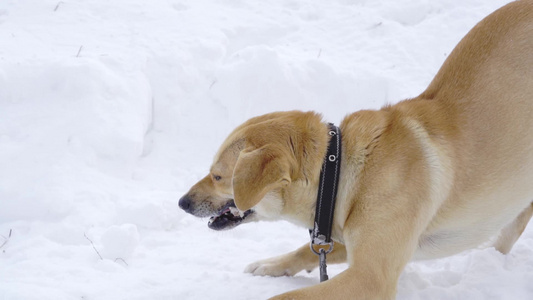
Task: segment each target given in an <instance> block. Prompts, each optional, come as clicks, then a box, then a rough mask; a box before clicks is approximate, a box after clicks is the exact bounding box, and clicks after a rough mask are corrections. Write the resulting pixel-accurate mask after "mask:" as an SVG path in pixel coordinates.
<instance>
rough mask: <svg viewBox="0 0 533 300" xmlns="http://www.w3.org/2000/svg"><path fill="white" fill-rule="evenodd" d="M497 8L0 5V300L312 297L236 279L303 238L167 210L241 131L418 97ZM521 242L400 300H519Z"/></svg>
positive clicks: (476, 254) (305, 279)
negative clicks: (266, 120)
mask: <svg viewBox="0 0 533 300" xmlns="http://www.w3.org/2000/svg"><path fill="white" fill-rule="evenodd" d="M506 2H508V0H491V1H482V0H465V1H462V2H461V3H457V2H456V1H449V0H440V1H429V0H415V1H413V0H395V1H394V0H384V1H366V0H335V1H329V2H323V1H314V0H313V1H309V0H306V1H304V0H290V1H287V0H274V1H230V0H223V1H212V0H195V1H192V0H170V1H155V2H154V1H152V2H149V1H141V0H129V1H126V0H117V1H102V0H90V1H79V0H67V1H57V0H56V1H51V0H43V1H33V2H31V3H30V2H28V1H15V0H7V1H2V2H0V45H1V46H0V245H2V244H3V246H2V247H1V248H0V298H3V299H40V300H42V299H80V298H82V299H264V298H266V297H269V296H272V295H275V294H279V293H282V292H284V291H288V290H292V289H295V288H299V287H305V286H309V285H312V284H316V283H317V282H318V274H317V272H316V271H314V272H312V273H311V274H304V273H301V274H298V275H297V276H296V277H294V278H268V277H265V278H263V277H253V276H250V275H248V274H243V273H242V271H243V269H244V267H245V266H246V265H247V264H248V263H251V262H253V261H255V260H258V259H262V258H265V257H269V256H273V255H277V254H280V253H283V252H287V251H290V250H293V249H294V248H296V247H298V246H300V245H301V244H304V243H306V242H307V235H306V233H305V230H303V229H299V228H295V227H294V226H292V225H290V224H288V223H285V222H276V223H257V224H249V225H248V224H247V226H242V227H239V228H237V229H235V230H233V231H230V232H223V233H220V232H213V231H210V230H209V229H208V228H207V225H206V224H207V220H199V219H196V218H194V217H192V216H189V215H186V214H185V213H183V212H181V211H179V210H178V208H177V205H176V201H177V199H178V198H179V197H180V196H181V195H182V194H183V193H185V192H186V191H187V189H188V188H189V187H190V185H191V184H193V183H194V182H195V181H197V180H198V179H199V178H201V177H202V176H204V174H205V172H206V171H207V170H208V168H209V165H210V162H211V159H212V155H213V154H214V153H215V151H216V149H217V147H218V145H219V144H220V142H221V141H222V140H223V139H224V138H225V136H226V135H227V134H228V133H229V132H230V131H231V130H232V129H233V128H234V127H235V126H237V125H238V124H240V123H241V122H243V121H244V120H246V119H248V118H250V117H252V116H255V115H258V114H263V113H267V112H271V111H275V110H291V109H300V110H316V111H319V112H321V113H323V115H324V119H325V120H328V121H331V122H336V123H339V122H340V120H341V119H342V117H343V116H344V115H345V114H347V113H350V112H352V111H355V110H358V109H362V108H378V107H380V106H382V105H383V104H386V103H394V102H396V101H398V100H401V99H402V98H407V97H412V96H415V95H417V94H418V93H419V92H421V91H422V90H423V89H424V87H425V86H426V85H427V84H428V83H429V81H430V80H431V79H432V77H433V75H434V74H435V73H436V71H437V70H438V68H439V66H440V64H441V63H442V62H443V61H444V59H445V58H446V56H447V54H448V53H449V52H450V51H451V49H452V48H453V47H454V45H455V44H456V43H457V42H458V41H459V39H460V38H461V37H462V36H463V35H464V34H465V33H466V32H467V31H468V30H469V29H470V28H471V27H472V26H473V25H474V24H475V23H476V22H477V21H479V20H480V19H481V18H483V17H484V16H485V15H487V14H489V13H490V12H492V11H493V10H495V9H496V8H497V7H500V6H502V5H503V4H505V3H506ZM10 232H11V236H9V233H10ZM532 239H533V233H532V232H531V230H529V229H528V230H526V232H525V234H524V236H523V237H522V238H521V240H520V241H519V242H518V243H517V245H516V247H515V249H514V250H513V251H512V252H511V254H510V255H508V256H502V255H500V254H498V253H497V252H495V251H494V250H493V249H485V250H472V251H469V252H467V253H463V254H460V255H456V256H454V257H450V258H446V259H442V260H436V261H428V262H419V263H412V264H409V266H408V267H407V269H406V270H405V272H404V273H403V275H402V277H401V279H400V284H399V294H398V299H428V298H431V299H503V298H505V299H510V298H512V299H529V298H531V297H532V296H533V290H532V289H531V288H529V286H530V284H529V283H530V282H531V281H532V279H533V262H531V259H530V258H531V256H532V255H531V254H532V251H533V240H532ZM4 242H5V244H4ZM344 267H345V266H342V265H341V266H329V268H328V269H329V271H330V273H331V275H334V274H337V273H339V272H341V271H342V270H343V268H344Z"/></svg>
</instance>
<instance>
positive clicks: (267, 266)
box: [244, 259, 297, 277]
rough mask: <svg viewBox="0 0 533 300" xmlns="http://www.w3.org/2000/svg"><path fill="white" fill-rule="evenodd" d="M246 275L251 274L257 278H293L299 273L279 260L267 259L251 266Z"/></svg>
mask: <svg viewBox="0 0 533 300" xmlns="http://www.w3.org/2000/svg"><path fill="white" fill-rule="evenodd" d="M244 272H245V273H251V274H252V275H255V276H273V277H279V276H293V275H294V274H296V273H297V272H295V271H294V270H291V268H290V267H289V266H288V265H287V264H285V263H283V262H280V261H279V260H273V259H265V260H260V261H257V262H254V263H252V264H249V265H248V266H247V267H246V268H245V269H244Z"/></svg>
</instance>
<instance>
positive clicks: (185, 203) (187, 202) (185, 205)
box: [178, 195, 192, 212]
mask: <svg viewBox="0 0 533 300" xmlns="http://www.w3.org/2000/svg"><path fill="white" fill-rule="evenodd" d="M191 202H192V201H191V198H189V195H185V196H183V197H181V199H180V200H179V201H178V205H179V207H181V209H183V210H184V211H186V212H190V211H191Z"/></svg>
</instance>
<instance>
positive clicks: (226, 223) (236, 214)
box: [207, 200, 253, 230]
mask: <svg viewBox="0 0 533 300" xmlns="http://www.w3.org/2000/svg"><path fill="white" fill-rule="evenodd" d="M251 213H253V211H252V210H250V209H249V210H247V211H245V212H241V211H240V210H238V209H237V207H236V206H235V202H234V201H233V200H230V201H229V202H228V203H226V205H224V207H222V209H221V210H220V211H219V213H218V215H217V216H214V217H211V219H209V223H207V226H209V228H211V229H214V230H227V229H231V228H233V227H235V226H237V225H239V224H240V223H241V222H242V221H244V219H246V217H248V216H249V215H250V214H251Z"/></svg>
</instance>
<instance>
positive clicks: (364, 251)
mask: <svg viewBox="0 0 533 300" xmlns="http://www.w3.org/2000/svg"><path fill="white" fill-rule="evenodd" d="M407 198H408V197H405V198H400V197H396V198H393V197H390V199H387V200H386V201H377V200H375V199H372V201H369V202H364V203H365V204H367V203H368V204H367V206H366V207H365V208H364V211H362V213H358V214H352V215H351V216H350V218H349V219H348V220H347V221H346V223H345V227H344V229H343V239H344V242H345V246H346V255H347V260H348V262H349V265H350V266H349V268H348V269H347V270H345V271H344V272H342V273H340V274H339V275H337V276H335V277H333V278H332V279H330V280H328V281H325V282H322V283H320V284H318V285H315V286H311V287H307V288H304V289H299V290H295V291H291V292H288V293H286V294H282V295H279V296H276V297H274V298H272V299H275V300H281V299H302V300H304V299H305V300H313V299H316V300H318V299H321V300H323V299H335V300H336V299H365V300H368V299H373V300H386V299H394V297H395V295H396V285H397V283H398V278H399V277H400V274H401V272H402V270H403V268H404V267H405V265H406V264H407V262H408V261H409V260H410V259H411V257H412V255H413V253H414V252H415V250H416V248H417V246H418V238H419V236H420V234H421V232H422V231H423V229H424V228H425V227H426V226H427V223H428V220H429V217H428V216H431V215H432V213H431V211H433V206H432V205H431V203H428V202H425V203H424V202H423V201H420V202H419V201H412V202H410V201H409V200H408V199H407ZM415 200H416V199H415ZM363 201H364V200H360V203H363ZM389 201H390V202H389ZM384 204H386V205H384ZM391 208H394V209H391ZM407 216H410V217H407Z"/></svg>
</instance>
